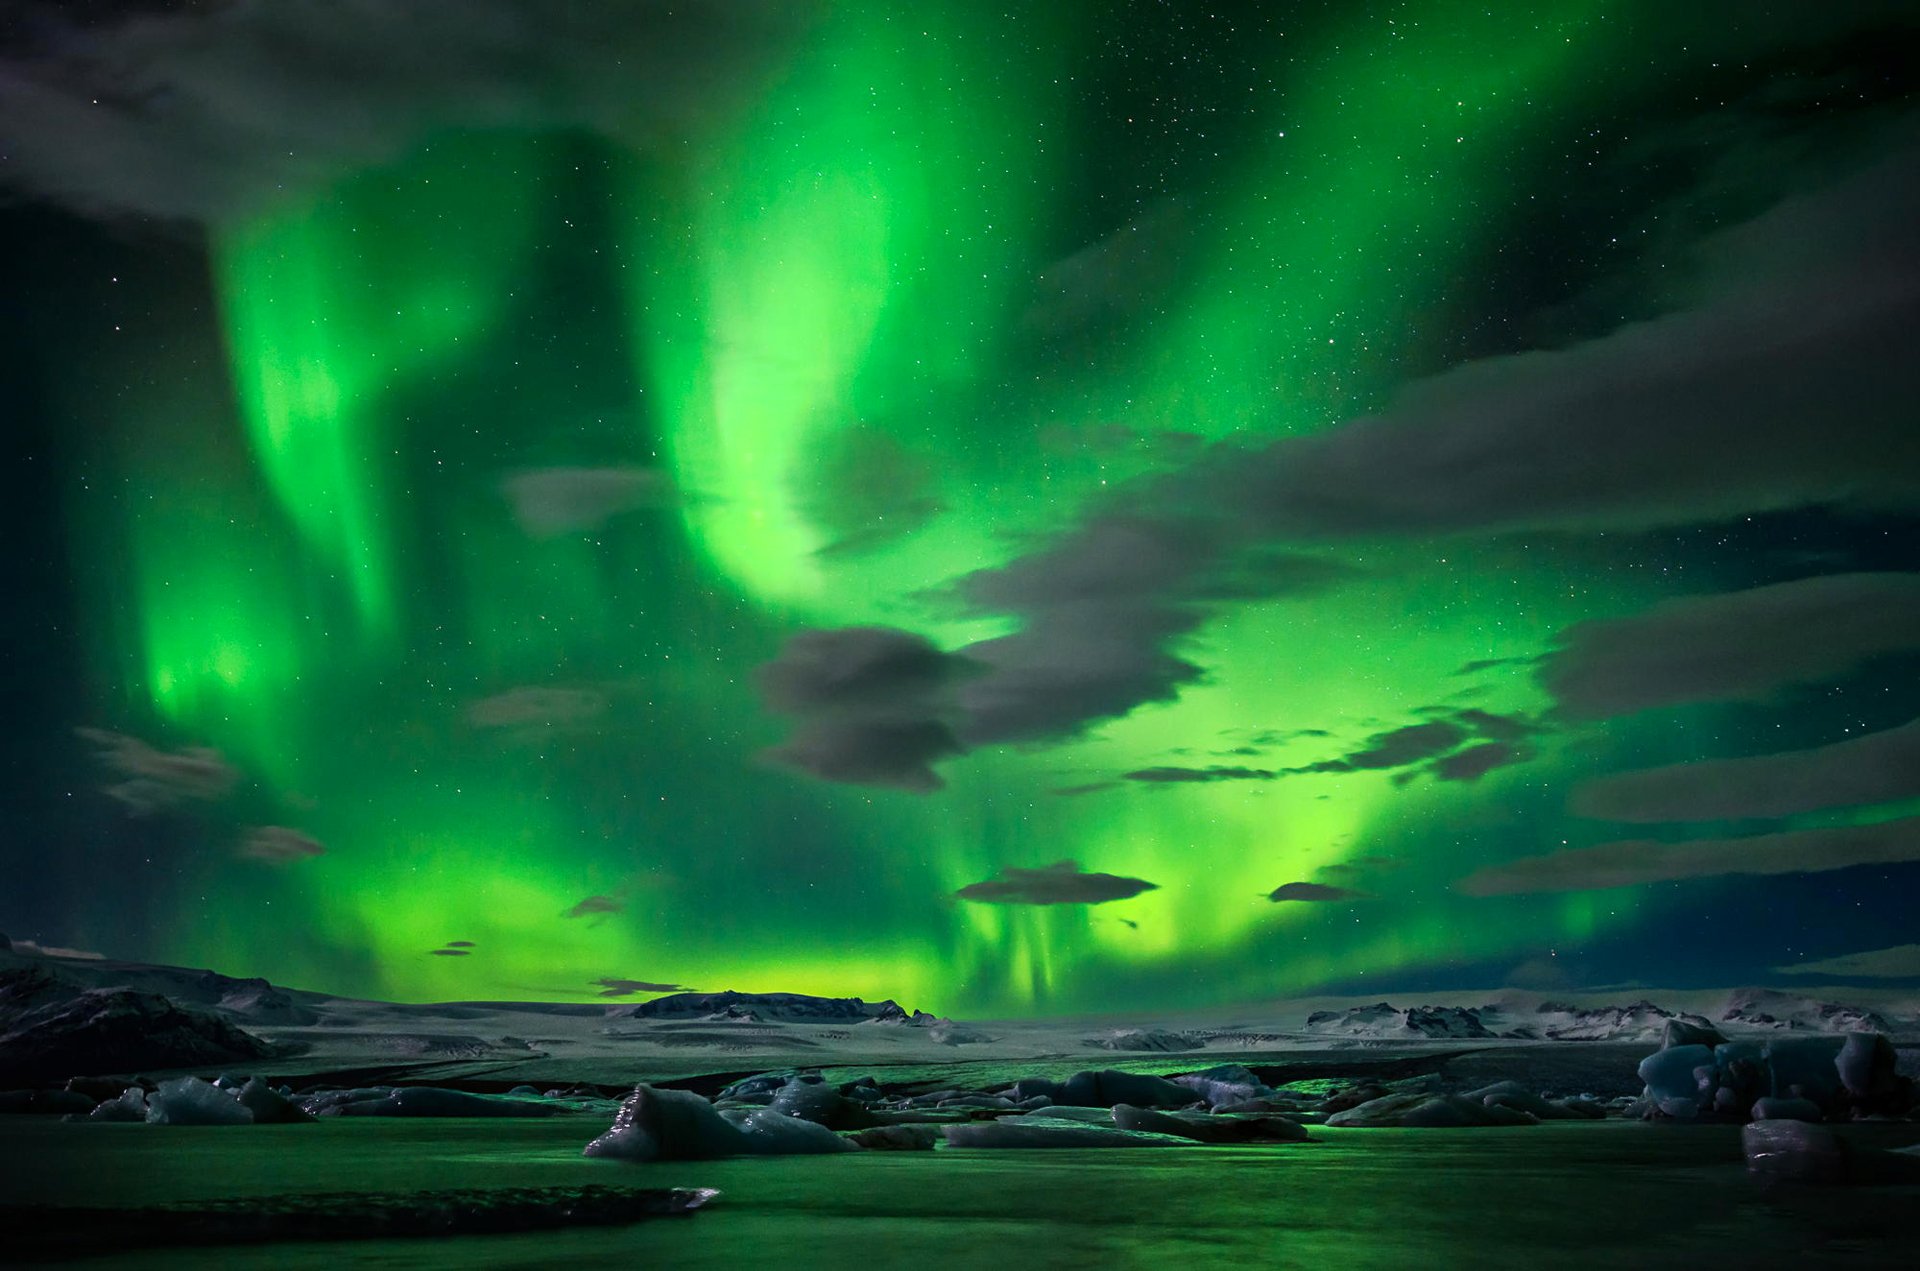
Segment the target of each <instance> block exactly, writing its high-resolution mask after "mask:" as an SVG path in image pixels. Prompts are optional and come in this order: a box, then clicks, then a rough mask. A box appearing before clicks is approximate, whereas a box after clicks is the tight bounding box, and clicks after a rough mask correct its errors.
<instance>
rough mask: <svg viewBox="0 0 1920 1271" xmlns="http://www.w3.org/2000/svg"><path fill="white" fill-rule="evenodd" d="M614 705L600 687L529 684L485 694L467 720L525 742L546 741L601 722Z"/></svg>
mask: <svg viewBox="0 0 1920 1271" xmlns="http://www.w3.org/2000/svg"><path fill="white" fill-rule="evenodd" d="M611 705H612V703H611V701H610V700H609V699H608V697H607V694H606V693H605V692H603V691H601V690H600V689H597V688H566V687H549V686H539V685H529V686H526V687H522V688H511V689H508V690H507V691H506V692H504V693H496V694H494V695H493V696H492V697H483V698H481V699H480V700H479V701H477V702H473V703H471V704H469V705H468V707H467V723H469V724H471V725H472V726H473V727H475V728H486V729H498V730H500V731H502V732H504V733H506V734H508V735H509V736H511V737H514V738H517V739H520V740H523V741H536V740H544V739H546V738H548V737H550V736H551V735H552V734H553V733H554V732H556V731H573V730H577V729H581V728H587V727H591V726H593V725H595V724H598V723H600V722H601V721H602V720H603V719H604V718H605V717H606V715H607V711H608V709H609V707H610V706H611Z"/></svg>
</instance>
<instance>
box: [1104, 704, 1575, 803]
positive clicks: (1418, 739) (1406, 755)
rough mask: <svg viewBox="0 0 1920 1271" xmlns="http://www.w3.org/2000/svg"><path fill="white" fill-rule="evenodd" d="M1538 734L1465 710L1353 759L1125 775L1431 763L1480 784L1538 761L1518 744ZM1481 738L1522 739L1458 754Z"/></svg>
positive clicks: (1296, 771) (1390, 733)
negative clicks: (1504, 769) (1508, 767)
mask: <svg viewBox="0 0 1920 1271" xmlns="http://www.w3.org/2000/svg"><path fill="white" fill-rule="evenodd" d="M1435 709H1445V708H1435ZM1537 731H1538V728H1537V727H1536V726H1535V725H1534V724H1532V723H1531V722H1529V721H1527V720H1525V719H1522V718H1521V717H1519V716H1516V715H1496V714H1493V713H1491V712H1489V711H1483V710H1464V711H1456V712H1451V718H1449V719H1436V720H1429V721H1427V722H1425V723H1420V724H1408V725H1405V726H1404V727H1400V728H1393V729H1389V730H1387V731H1385V732H1380V733H1375V734H1374V735H1373V736H1371V737H1369V738H1367V739H1366V741H1365V742H1364V743H1363V744H1362V745H1361V746H1360V747H1359V748H1358V749H1356V750H1354V751H1352V752H1350V753H1348V754H1345V755H1341V756H1339V757H1337V758H1334V759H1322V760H1320V761H1318V762H1317V763H1310V764H1302V765H1300V766H1299V767H1294V768H1247V767H1236V766H1229V765H1214V766H1212V767H1206V768H1192V767H1182V766H1178V765H1166V766H1161V767H1155V768H1140V769H1136V770H1135V771H1133V772H1128V773H1123V774H1122V776H1124V777H1125V779H1126V780H1128V781H1141V782H1149V783H1160V784H1168V785H1171V784H1180V783H1203V782H1212V781H1273V780H1276V779H1278V778H1281V777H1288V776H1299V775H1304V774H1313V773H1341V772H1377V771H1383V770H1391V769H1402V770H1405V769H1409V768H1411V767H1412V766H1413V765H1415V764H1421V763H1428V761H1429V760H1431V761H1432V762H1431V763H1428V766H1427V768H1426V771H1429V772H1431V773H1433V774H1434V775H1435V776H1436V777H1439V778H1440V779H1441V780H1443V781H1474V780H1477V779H1478V778H1480V777H1482V776H1484V775H1485V774H1486V773H1488V772H1491V771H1492V770H1493V769H1495V768H1498V767H1501V766H1503V765H1505V764H1511V763H1519V762H1521V761H1522V760H1525V759H1529V758H1532V755H1533V752H1532V750H1531V748H1529V747H1527V746H1524V745H1521V744H1518V742H1517V739H1518V738H1522V737H1525V736H1528V735H1530V734H1532V733H1534V732H1537ZM1475 734H1478V735H1479V736H1482V737H1499V738H1508V739H1516V740H1501V741H1487V742H1482V743H1479V744H1475V745H1469V746H1466V747H1465V748H1464V749H1459V750H1456V749H1455V748H1456V747H1460V746H1461V745H1462V744H1463V743H1465V742H1468V741H1470V740H1471V739H1472V738H1473V736H1474V735H1475ZM1326 735H1327V733H1326V731H1325V730H1324V729H1302V730H1300V731H1299V732H1296V733H1292V734H1287V736H1294V737H1297V736H1319V737H1324V736H1326ZM1244 749H1248V751H1249V753H1256V754H1257V753H1259V752H1258V751H1252V750H1251V748H1244ZM1416 776H1418V773H1416V772H1411V771H1401V772H1398V773H1396V775H1395V780H1396V781H1397V782H1398V783H1400V784H1403V785H1404V784H1405V783H1406V782H1408V781H1411V780H1413V779H1414V778H1415V777H1416Z"/></svg>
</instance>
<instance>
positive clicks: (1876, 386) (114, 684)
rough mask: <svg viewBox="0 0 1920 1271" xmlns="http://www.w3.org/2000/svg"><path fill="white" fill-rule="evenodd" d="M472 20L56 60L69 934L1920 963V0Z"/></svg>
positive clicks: (37, 347)
mask: <svg viewBox="0 0 1920 1271" xmlns="http://www.w3.org/2000/svg"><path fill="white" fill-rule="evenodd" d="M431 7H432V6H428V5H423V4H407V3H387V4H385V5H384V6H380V5H367V4H355V3H350V2H348V0H339V2H338V3H332V4H322V3H320V2H319V0H312V2H311V3H308V4H303V5H291V6H285V5H281V6H276V5H274V4H269V3H264V2H263V0H253V2H246V0H242V2H237V3H232V4H225V5H211V6H198V5H185V4H182V5H170V4H161V3H153V4H148V3H138V4H135V3H129V4H125V5H113V4H101V5H98V6H85V7H83V8H84V15H83V16H70V17H69V18H60V19H59V20H56V19H55V17H53V16H49V17H48V20H47V23H46V24H45V28H44V29H38V28H36V29H35V30H33V31H29V32H27V33H26V34H23V35H21V36H19V37H17V39H15V40H14V42H13V43H12V44H10V45H8V46H6V47H4V48H0V57H3V58H4V69H3V70H0V119H4V120H5V122H4V123H0V152H4V155H5V157H6V158H7V160H8V162H7V164H6V166H5V167H4V168H0V181H3V182H5V183H6V185H7V188H8V189H9V191H10V194H11V201H10V202H9V204H8V205H7V206H6V208H5V209H4V211H3V212H0V214H3V215H5V216H6V218H7V221H8V247H7V252H8V267H9V270H10V271H11V272H10V276H11V277H13V278H15V279H18V281H17V282H9V283H8V290H9V292H10V293H11V295H10V300H11V303H10V305H9V310H10V312H9V316H8V322H7V327H6V337H7V341H8V344H9V352H8V359H9V360H8V365H9V367H10V369H15V370H17V371H18V372H19V374H18V375H17V376H10V377H9V379H10V380H12V381H13V382H15V383H17V384H18V385H19V387H18V389H17V390H14V391H12V392H10V394H9V396H10V397H11V398H12V401H11V402H10V403H9V405H8V413H9V415H11V416H12V417H13V419H14V421H15V422H14V423H13V424H12V425H11V426H10V428H9V433H10V445H11V446H12V450H11V451H10V453H9V457H8V460H7V468H8V479H7V485H6V488H5V492H4V494H3V495H0V497H4V498H5V499H6V500H7V511H6V515H7V517H8V518H9V520H8V525H9V527H10V528H11V530H12V531H13V532H12V534H11V535H10V536H9V537H10V538H11V540H12V542H13V544H14V550H15V553H16V559H15V560H14V561H13V562H12V563H11V564H10V566H9V571H10V577H9V579H8V582H7V590H6V592H5V594H6V595H7V596H8V597H10V599H9V601H8V603H9V605H10V606H11V608H12V610H13V612H12V614H11V616H10V617H8V618H7V619H6V620H5V621H4V623H0V639H3V640H4V641H5V642H6V643H5V646H4V647H5V648H6V650H7V654H8V656H7V658H6V661H7V662H8V663H9V670H8V672H7V675H8V677H9V678H8V680H7V681H6V683H7V689H6V691H7V693H8V700H9V701H10V702H12V703H14V705H13V707H12V708H10V710H9V720H10V723H9V731H10V734H11V735H10V736H9V738H8V741H7V750H6V762H7V785H6V787H5V788H6V789H7V792H8V800H7V805H8V807H9V808H11V809H13V811H11V812H10V814H9V816H10V820H11V824H10V825H9V828H8V830H7V832H6V834H5V836H4V840H0V869H3V870H4V874H5V877H6V879H7V880H8V881H7V885H6V886H5V887H4V888H0V930H5V931H7V932H8V933H9V934H10V935H12V936H13V937H15V938H16V939H20V938H31V939H33V940H36V941H39V942H41V943H43V944H48V945H58V946H62V947H69V948H81V949H90V950H101V951H105V952H107V953H109V954H110V955H112V956H115V957H127V958H140V959H145V960H150V961H161V962H170V963H177V964H186V965H194V966H200V965H206V966H213V967H217V968H219V969H221V970H223V971H226V972H228V973H230V974H246V975H263V976H267V977H269V978H271V979H272V980H274V981H276V982H279V983H286V984H293V985H298V986H301V987H306V988H313V989H320V990H325V991H329V992H335V993H341V994H352V995H363V996H374V997H384V998H392V999H396V1000H409V1001H426V1000H455V999H526V998H533V997H544V998H548V999H555V1000H565V999H568V998H574V999H581V1000H584V999H587V998H590V997H592V996H594V995H595V994H598V993H602V992H619V991H622V990H620V989H619V988H618V987H617V986H618V985H620V984H629V985H634V984H637V985H645V986H648V987H649V988H659V987H664V986H672V985H687V986H692V987H697V988H701V989H710V990H718V989H725V988H737V989H743V990H757V991H769V990H781V991H794V992H813V993H826V994H858V995H862V996H866V997H869V998H883V997H893V998H897V999H899V1000H900V1001H901V1002H903V1003H906V1004H908V1005H910V1006H916V1007H924V1008H926V1009H930V1010H935V1011H939V1012H941V1013H947V1014H968V1015H975V1016H992V1015H1019V1014H1037V1013H1047V1012H1070V1011H1092V1010H1112V1009H1119V1008H1120V1007H1121V1006H1123V1005H1139V1006H1142V1007H1149V1008H1154V1009H1166V1008H1171V1007H1174V1006H1178V1005H1181V1004H1194V1005H1200V1004H1206V1005H1218V1004H1227V1003H1235V1002H1243V1001H1251V1000H1255V999H1261V998H1272V997H1279V996H1298V995H1304V994H1309V993H1316V992H1330V991H1345V990H1353V991H1372V990H1373V989H1374V988H1375V987H1383V986H1401V985H1409V986H1419V985H1427V984H1436V985H1437V984H1444V985H1453V986H1475V987H1477V986H1481V985H1486V986H1497V985H1500V984H1503V983H1525V984H1528V985H1531V986H1537V987H1543V988H1558V987H1569V988H1571V987H1578V986H1586V985H1599V984H1610V983H1622V982H1630V981H1631V982H1641V983H1657V984H1663V985H1667V986H1676V987H1677V986H1683V985H1687V984H1707V983H1728V982H1732V981H1734V980H1748V979H1754V978H1764V976H1765V974H1766V972H1767V969H1768V968H1774V967H1780V966H1791V965H1793V964H1796V963H1802V962H1805V963H1808V964H1812V963H1814V962H1816V961H1823V960H1833V959H1848V958H1853V957H1855V956H1856V955H1862V954H1868V953H1871V952H1873V951H1876V950H1884V949H1890V947H1893V946H1899V945H1902V944H1907V943H1910V940H1911V934H1912V926H1911V901H1912V899H1913V897H1914V895H1915V889H1916V886H1920V835H1917V833H1916V830H1915V829H1914V824H1915V823H1914V822H1913V820H1912V819H1911V818H1912V817H1913V816H1914V815H1915V813H1916V810H1917V809H1920V772H1917V771H1916V764H1915V758H1914V752H1913V743H1912V740H1911V738H1912V735H1913V728H1912V725H1911V721H1912V720H1913V719H1914V718H1915V717H1916V716H1920V687H1917V686H1920V680H1917V679H1916V677H1915V676H1914V674H1913V672H1914V671H1915V669H1917V668H1920V601H1917V600H1916V596H1915V591H1914V585H1913V580H1914V579H1915V577H1916V576H1917V575H1916V574H1915V573H1914V572H1913V571H1916V570H1920V533H1916V532H1915V531H1916V529H1920V517H1916V511H1920V443H1917V441H1916V437H1917V436H1920V433H1917V432H1916V429H1915V419H1914V413H1913V406H1912V403H1913V401H1914V400H1915V395H1914V393H1913V378H1914V375H1913V370H1912V368H1913V367H1914V366H1915V365H1920V359H1916V358H1915V356H1914V355H1915V353H1916V349H1915V347H1914V343H1915V341H1914V332H1915V330H1916V323H1915V318H1916V310H1917V309H1920V248H1917V247H1916V238H1915V232H1914V229H1913V225H1914V223H1915V221H1914V219H1913V217H1912V216H1911V215H1910V214H1911V213H1913V212H1915V211H1916V210H1920V126H1916V121H1917V120H1920V114H1916V104H1915V101H1914V89H1915V84H1914V82H1913V81H1912V79H1911V71H1910V69H1908V68H1909V67H1910V66H1911V65H1912V64H1914V63H1913V60H1912V59H1913V55H1914V54H1917V53H1920V23H1916V22H1915V21H1914V19H1913V15H1912V13H1911V12H1910V8H1909V7H1907V6H1900V5H1896V4H1872V3H1852V4H1832V5H1823V6H1819V11H1818V12H1814V11H1812V10H1811V8H1806V7H1801V6H1789V7H1786V8H1785V9H1784V10H1783V11H1782V12H1777V13H1763V12H1753V11H1752V10H1755V9H1756V8H1758V6H1752V5H1745V4H1741V5H1733V4H1704V5H1699V6H1686V7H1685V8H1686V10H1687V11H1686V12H1684V13H1678V14H1676V13H1675V12H1673V11H1672V9H1673V6H1663V5H1658V4H1653V3H1641V2H1632V3H1607V2H1604V0H1554V2H1552V3H1544V4H1540V5H1536V6H1527V7H1526V12H1525V14H1524V15H1522V14H1521V13H1520V12H1518V11H1517V10H1515V9H1510V8H1508V7H1503V6H1494V7H1491V8H1490V7H1488V6H1485V5H1472V4H1465V3H1456V2H1454V0H1411V2H1409V3H1404V4H1382V5H1349V4H1329V5H1314V4H1299V5H1294V4H1269V5H1261V4H1248V5H1237V6H1236V5H1227V6H1221V5H1212V6H1209V5H1201V4H1194V3H1187V2H1186V0H1169V2H1168V3H1155V4H1147V3H1139V4H1121V5H1103V4H1092V3H1087V4H1057V5H1045V6H1027V7H1016V8H1015V9H1014V10H1013V11H1011V12H1000V11H998V10H990V9H989V8H987V7H985V6H981V5H978V4H974V3H971V2H970V0H932V2H930V3H924V4H917V5H913V6H910V7H908V6H900V5H895V4H887V3H881V2H880V0H839V2H836V3H826V4H823V5H820V6H811V5H800V4H794V5H785V6H782V5H741V6H738V7H737V8H736V9H735V10H733V11H732V12H731V13H730V14H728V15H727V16H726V17H724V18H723V17H721V16H720V15H719V6H715V5H693V6H682V9H684V10H686V11H685V12H680V11H671V10H670V7H669V6H666V5H662V4H653V3H623V4H610V5H605V6H599V7H598V9H597V10H596V12H594V13H592V14H579V13H570V14H569V15H568V16H560V17H554V16H552V15H551V14H550V15H548V17H549V18H550V19H551V20H550V21H549V20H545V19H542V20H534V19H532V18H530V17H529V14H528V12H527V10H528V6H526V5H523V4H518V3H513V2H510V0H486V2H485V3H476V4H474V5H473V6H471V9H472V12H471V13H469V14H467V15H466V17H465V18H463V19H462V30H461V31H459V32H452V31H451V30H450V29H449V28H448V26H447V21H448V20H447V19H445V18H444V17H435V16H433V15H431V14H430V13H428V12H427V11H428V10H430V9H431ZM55 8H57V6H55ZM375 9H383V12H381V13H379V14H376V13H375V12H374V10H375ZM410 22H412V23H415V24H416V25H413V26H409V25H408V23H410ZM356 24H357V25H356ZM319 30H324V31H326V32H327V33H328V34H327V36H326V48H325V50H324V52H325V54H326V55H325V56H321V55H320V53H319V52H316V51H315V50H316V47H317V45H316V43H315V41H316V40H317V39H318V37H317V36H316V35H315V32H316V31H319ZM409 40H412V41H415V43H412V44H410V43H409ZM430 46H431V47H433V48H435V49H437V50H438V51H437V52H436V53H435V54H434V55H433V56H432V57H429V56H428V54H427V53H426V52H424V51H423V50H424V49H426V48H427V47H430ZM676 67H684V70H683V71H680V72H678V73H676V71H675V69H674V68H676ZM422 68H427V69H422ZM296 70H297V71H298V72H299V73H297V74H296V73H292V72H293V71H296ZM643 72H645V74H643ZM76 730H91V731H90V732H88V733H86V734H82V733H79V732H76ZM196 765H199V766H196ZM1679 765H1702V766H1699V767H1684V768H1683V767H1678V766H1679ZM1742 765H1746V766H1745V767H1743V766H1742ZM1754 765H1759V766H1758V767H1755V766H1754ZM1669 770H1670V771H1669ZM1703 788H1704V789H1706V790H1707V791H1708V792H1709V795H1708V796H1703V797H1697V798H1696V797H1693V794H1691V793H1690V791H1697V790H1699V789H1703ZM1676 844H1678V845H1680V846H1679V855H1678V856H1675V855H1673V851H1672V849H1673V848H1674V845H1676ZM1689 844H1691V845H1692V846H1691V847H1689V846H1688V845H1689ZM1727 844H1732V846H1731V847H1728V846H1726V845H1727ZM1754 861H1762V862H1763V865H1764V867H1756V868H1754V869H1752V870H1747V869H1746V868H1745V867H1746V865H1747V864H1750V863H1752V862H1754ZM1063 862H1070V863H1071V864H1062V863H1063ZM1516 862H1519V863H1518V864H1516ZM1676 862H1678V863H1676ZM1100 880H1106V881H1100ZM1134 884H1141V885H1140V886H1134ZM983 889H984V890H983ZM1809 969H1810V968H1809ZM1907 969H1908V971H1909V973H1910V974H1913V973H1920V966H1912V965H1910V964H1909V965H1908V966H1907ZM607 985H614V986H616V987H613V988H608V987H606V986H607ZM629 991H633V990H629Z"/></svg>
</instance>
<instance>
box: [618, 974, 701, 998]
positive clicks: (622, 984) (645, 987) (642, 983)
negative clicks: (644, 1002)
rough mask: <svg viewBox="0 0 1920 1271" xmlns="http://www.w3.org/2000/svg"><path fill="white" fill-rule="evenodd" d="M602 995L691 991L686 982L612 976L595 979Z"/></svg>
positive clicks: (624, 995)
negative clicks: (627, 978)
mask: <svg viewBox="0 0 1920 1271" xmlns="http://www.w3.org/2000/svg"><path fill="white" fill-rule="evenodd" d="M593 983H594V985H595V986H596V987H598V988H599V990H600V992H599V994H598V996H600V997H632V996H633V995H634V994H636V993H691V992H692V991H693V990H692V989H689V988H687V987H686V986H685V985H684V984H655V983H653V982H651V981H649V980H622V979H618V978H615V977H612V976H608V977H607V978H605V979H600V980H595V981H594V982H593Z"/></svg>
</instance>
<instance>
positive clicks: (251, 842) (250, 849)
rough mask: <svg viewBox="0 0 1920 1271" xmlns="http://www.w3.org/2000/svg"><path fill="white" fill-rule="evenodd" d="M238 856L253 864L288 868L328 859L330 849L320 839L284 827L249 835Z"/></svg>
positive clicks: (264, 827)
mask: <svg viewBox="0 0 1920 1271" xmlns="http://www.w3.org/2000/svg"><path fill="white" fill-rule="evenodd" d="M239 854H240V855H241V856H243V857H245V858H246V859H248V860H250V861H265V862H266V863H267V864H269V865H286V864H289V863H291V862H293V861H304V860H311V859H312V858H313V857H316V856H325V855H326V854H327V849H326V846H325V845H324V844H323V843H321V842H320V841H319V840H318V839H316V838H313V837H311V836H309V835H306V834H302V833H301V832H300V831H299V830H292V829H288V828H287V827H286V826H284V825H260V826H255V827H254V828H253V829H251V830H249V831H247V835H246V837H245V838H244V839H242V840H241V842H240V847H239Z"/></svg>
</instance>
